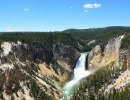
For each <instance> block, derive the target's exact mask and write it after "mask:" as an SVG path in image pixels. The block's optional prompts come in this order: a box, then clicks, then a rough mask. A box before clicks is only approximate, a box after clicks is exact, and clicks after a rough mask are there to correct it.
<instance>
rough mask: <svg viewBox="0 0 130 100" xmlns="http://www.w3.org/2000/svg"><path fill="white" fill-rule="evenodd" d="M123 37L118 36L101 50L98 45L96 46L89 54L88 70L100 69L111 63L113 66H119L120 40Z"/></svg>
mask: <svg viewBox="0 0 130 100" xmlns="http://www.w3.org/2000/svg"><path fill="white" fill-rule="evenodd" d="M123 37H124V36H119V37H117V38H113V39H111V40H109V41H108V44H107V45H106V46H105V48H104V50H102V48H101V46H100V45H97V46H96V47H95V48H93V49H92V50H91V51H90V53H89V69H93V68H95V67H102V66H106V65H109V64H110V63H113V64H114V66H118V65H119V55H120V46H121V40H122V39H123Z"/></svg>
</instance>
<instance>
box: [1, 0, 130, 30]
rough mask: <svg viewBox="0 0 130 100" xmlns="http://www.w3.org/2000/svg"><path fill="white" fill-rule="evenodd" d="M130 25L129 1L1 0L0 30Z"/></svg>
mask: <svg viewBox="0 0 130 100" xmlns="http://www.w3.org/2000/svg"><path fill="white" fill-rule="evenodd" d="M107 26H130V0H0V31H1V32H3V31H4V32H5V31H9V32H10V31H40V32H41V31H62V30H65V29H70V28H76V29H88V28H99V27H107Z"/></svg>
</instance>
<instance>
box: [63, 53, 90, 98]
mask: <svg viewBox="0 0 130 100" xmlns="http://www.w3.org/2000/svg"><path fill="white" fill-rule="evenodd" d="M86 55H87V53H81V56H80V57H79V59H78V61H77V63H76V66H75V69H74V77H73V79H72V80H71V81H69V82H67V83H66V84H65V85H64V87H63V98H62V99H61V100H69V96H70V95H72V94H73V92H74V89H75V86H76V84H77V83H78V82H79V81H80V80H81V79H82V78H84V77H87V76H88V75H90V74H91V73H90V72H89V71H88V70H85V63H86Z"/></svg>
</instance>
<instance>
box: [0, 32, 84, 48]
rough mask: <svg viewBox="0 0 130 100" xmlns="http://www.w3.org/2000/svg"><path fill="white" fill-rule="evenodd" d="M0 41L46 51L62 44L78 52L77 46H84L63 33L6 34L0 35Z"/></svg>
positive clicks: (73, 37) (70, 35) (76, 39)
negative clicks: (56, 44)
mask: <svg viewBox="0 0 130 100" xmlns="http://www.w3.org/2000/svg"><path fill="white" fill-rule="evenodd" d="M0 41H12V42H17V41H21V42H22V43H27V44H30V45H35V46H36V47H41V48H44V49H48V50H51V49H52V46H53V44H55V43H63V44H65V45H68V46H71V47H72V48H74V49H77V50H78V51H81V50H82V49H81V48H80V46H79V45H84V43H83V42H82V41H80V40H79V39H78V38H76V37H75V36H74V35H72V34H70V33H63V32H7V33H1V34H0Z"/></svg>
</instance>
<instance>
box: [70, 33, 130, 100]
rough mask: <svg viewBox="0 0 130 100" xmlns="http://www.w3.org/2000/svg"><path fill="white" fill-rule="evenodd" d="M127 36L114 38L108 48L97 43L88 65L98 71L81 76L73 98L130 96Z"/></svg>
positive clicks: (102, 99) (109, 99) (94, 99)
mask: <svg viewBox="0 0 130 100" xmlns="http://www.w3.org/2000/svg"><path fill="white" fill-rule="evenodd" d="M124 38H125V36H124V35H122V36H119V37H116V38H113V39H111V40H109V41H108V44H107V45H106V46H105V47H104V48H102V47H101V46H100V45H97V46H96V47H95V48H93V49H92V50H91V51H90V53H89V56H88V63H89V65H88V69H89V70H95V69H96V70H97V71H96V72H95V73H94V74H93V75H90V76H89V77H87V78H84V79H82V80H81V83H80V85H79V86H78V87H77V89H76V92H75V93H74V95H73V96H72V98H71V99H72V100H79V99H80V100H124V99H125V100H129V98H130V96H129V95H130V66H129V65H130V62H129V61H130V60H129V59H130V53H129V48H128V49H125V48H121V42H122V40H123V39H124ZM124 95H125V96H124ZM121 98H122V99H121Z"/></svg>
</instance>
